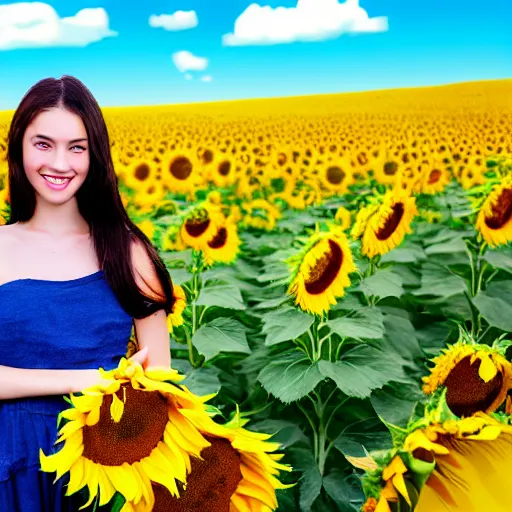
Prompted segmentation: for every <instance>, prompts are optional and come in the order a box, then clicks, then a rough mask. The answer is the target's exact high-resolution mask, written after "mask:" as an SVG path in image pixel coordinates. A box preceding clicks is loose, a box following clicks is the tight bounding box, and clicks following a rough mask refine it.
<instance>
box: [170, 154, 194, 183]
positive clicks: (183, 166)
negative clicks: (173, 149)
mask: <svg viewBox="0 0 512 512" xmlns="http://www.w3.org/2000/svg"><path fill="white" fill-rule="evenodd" d="M169 171H170V172H171V174H172V175H173V176H174V177H175V178H176V179H177V180H182V181H184V180H186V179H187V178H188V177H189V176H190V175H191V174H192V162H191V161H190V160H189V159H188V158H187V157H186V156H179V157H177V158H175V159H174V160H173V161H172V163H171V165H170V166H169Z"/></svg>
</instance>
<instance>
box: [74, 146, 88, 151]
mask: <svg viewBox="0 0 512 512" xmlns="http://www.w3.org/2000/svg"><path fill="white" fill-rule="evenodd" d="M75 148H78V149H81V150H82V151H85V148H84V147H83V146H73V147H72V148H71V149H75Z"/></svg>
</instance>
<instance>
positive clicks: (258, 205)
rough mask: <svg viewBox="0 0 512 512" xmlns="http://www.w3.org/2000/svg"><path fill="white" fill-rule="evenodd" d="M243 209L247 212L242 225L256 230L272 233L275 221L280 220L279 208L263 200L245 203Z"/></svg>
mask: <svg viewBox="0 0 512 512" xmlns="http://www.w3.org/2000/svg"><path fill="white" fill-rule="evenodd" d="M243 209H244V210H245V211H246V212H247V213H246V215H245V216H244V219H243V222H244V224H246V225H247V226H251V227H253V228H256V229H265V230H266V231H272V230H273V229H274V227H275V225H276V223H277V220H278V219H280V218H281V212H280V211H279V208H278V207H277V206H275V205H273V204H270V203H269V202H268V201H266V200H265V199H255V200H254V201H250V202H248V203H245V204H244V205H243Z"/></svg>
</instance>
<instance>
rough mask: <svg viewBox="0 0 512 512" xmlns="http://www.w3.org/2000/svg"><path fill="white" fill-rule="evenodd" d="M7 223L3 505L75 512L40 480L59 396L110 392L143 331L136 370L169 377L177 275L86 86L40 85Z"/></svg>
mask: <svg viewBox="0 0 512 512" xmlns="http://www.w3.org/2000/svg"><path fill="white" fill-rule="evenodd" d="M7 161H8V167H9V183H8V185H9V189H10V218H9V219H8V221H7V223H6V225H5V226H2V229H1V230H0V295H1V296H0V303H1V304H2V308H0V431H1V432H2V435H1V436H0V504H1V505H2V507H1V508H2V510H9V511H11V512H41V511H43V510H51V511H52V512H62V511H70V512H71V511H76V510H78V508H79V507H78V506H77V502H76V497H73V496H71V497H69V496H65V491H64V488H63V486H64V485H65V484H66V482H65V481H63V482H59V483H56V484H55V483H54V477H53V476H52V475H45V474H43V473H42V472H41V466H40V460H39V451H40V450H43V451H44V452H45V453H51V452H52V451H53V450H55V442H56V440H57V418H58V416H59V414H60V413H61V412H62V411H63V410H64V409H65V408H66V406H67V402H66V401H65V400H64V399H63V397H62V395H65V394H68V393H75V392H79V391H82V390H83V389H85V388H88V387H90V386H92V385H95V384H98V383H101V382H102V378H101V372H100V370H99V369H100V368H103V369H105V370H111V369H113V368H116V367H117V365H118V364H119V362H120V361H121V360H122V358H123V357H124V356H125V354H126V350H127V344H128V340H129V338H130V335H131V333H132V327H133V326H135V332H136V336H137V342H138V347H139V348H140V349H141V350H140V351H139V352H137V353H136V354H135V355H134V356H132V360H133V361H134V362H137V363H140V364H141V365H143V368H145V369H151V368H163V369H170V338H169V331H168V327H167V316H168V315H170V314H173V313H174V306H175V302H176V299H175V295H176V294H175V293H174V289H173V284H172V281H171V278H170V276H169V273H168V271H167V269H166V267H165V265H164V263H163V262H162V260H161V258H160V256H159V254H158V252H157V250H156V249H155V247H153V245H152V244H151V242H150V241H149V239H148V238H147V236H146V235H145V234H144V233H143V232H142V231H141V230H140V229H139V228H138V227H137V226H136V225H135V224H134V223H133V222H132V221H131V220H130V218H129V217H128V215H127V213H126V211H125V209H124V207H123V203H122V200H121V198H120V194H119V190H118V188H117V177H116V175H115V172H114V166H113V163H112V157H111V154H110V144H109V136H108V132H107V128H106V125H105V121H104V119H103V116H102V113H101V110H100V108H99V105H98V104H97V102H96V101H95V99H94V98H93V96H92V94H91V93H90V92H89V90H88V89H87V88H86V87H85V86H84V85H83V84H82V83H81V82H80V81H79V80H77V79H75V78H73V77H69V76H64V77H62V78H60V79H53V78H48V79H44V80H41V81H40V82H38V83H37V84H35V85H34V86H33V87H32V88H31V89H30V90H29V91H28V93H27V94H26V95H25V96H24V97H23V99H22V101H21V103H20V105H19V107H18V109H17V110H16V112H15V114H14V116H13V119H12V122H11V126H10V131H9V137H8V148H7Z"/></svg>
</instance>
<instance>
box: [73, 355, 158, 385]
mask: <svg viewBox="0 0 512 512" xmlns="http://www.w3.org/2000/svg"><path fill="white" fill-rule="evenodd" d="M147 358H148V348H147V347H144V348H143V349H142V350H139V351H138V352H136V353H135V354H133V356H132V357H130V358H129V361H135V362H137V363H140V364H141V365H142V367H143V368H144V369H145V366H146V365H145V363H146V361H147ZM72 373H73V376H72V382H71V389H70V391H69V392H70V393H80V392H81V391H82V390H84V389H86V388H89V387H91V386H94V385H96V384H107V383H108V382H109V381H107V380H105V379H103V378H102V377H101V373H100V371H99V370H73V371H72Z"/></svg>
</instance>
